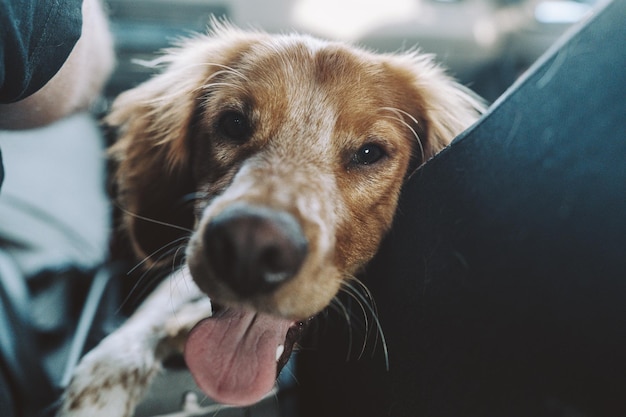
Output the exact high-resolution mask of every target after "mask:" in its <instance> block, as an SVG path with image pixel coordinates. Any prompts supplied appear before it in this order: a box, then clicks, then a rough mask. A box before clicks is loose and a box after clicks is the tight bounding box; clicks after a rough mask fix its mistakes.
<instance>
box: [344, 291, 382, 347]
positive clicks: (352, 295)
mask: <svg viewBox="0 0 626 417" xmlns="http://www.w3.org/2000/svg"><path fill="white" fill-rule="evenodd" d="M340 291H341V292H343V293H344V294H347V295H348V296H350V298H351V299H352V300H354V301H355V302H356V303H357V304H358V306H359V308H360V309H361V313H362V317H363V321H364V323H363V325H364V332H365V335H364V337H363V344H362V345H361V351H360V352H359V355H358V359H361V358H362V357H363V355H364V354H365V349H366V347H367V339H368V338H369V334H370V332H371V330H370V321H369V318H368V314H367V310H366V308H365V306H364V305H363V301H361V299H360V298H359V297H357V295H356V291H357V289H356V288H354V287H352V285H350V284H349V283H348V282H344V283H343V287H342V288H341V290H340ZM375 347H376V345H374V348H375Z"/></svg>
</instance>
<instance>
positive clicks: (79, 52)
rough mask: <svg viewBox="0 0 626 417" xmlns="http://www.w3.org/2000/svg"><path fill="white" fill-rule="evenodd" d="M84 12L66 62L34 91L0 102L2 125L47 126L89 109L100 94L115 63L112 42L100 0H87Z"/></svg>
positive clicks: (84, 4) (83, 7) (8, 127)
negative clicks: (18, 97) (13, 100)
mask: <svg viewBox="0 0 626 417" xmlns="http://www.w3.org/2000/svg"><path fill="white" fill-rule="evenodd" d="M82 12H83V23H82V35H81V37H80V39H79V40H78V42H77V43H76V45H75V46H74V48H73V50H72V52H71V53H70V55H69V57H68V59H67V61H66V62H65V64H64V65H63V66H62V67H61V69H60V70H59V72H57V73H56V75H55V76H54V77H52V79H50V81H49V82H48V83H46V84H45V85H44V86H43V87H42V88H41V89H40V90H38V91H37V92H35V93H34V94H32V95H30V96H28V97H26V98H24V99H22V100H20V101H17V102H15V103H10V104H0V129H25V128H34V127H39V126H44V125H46V124H49V123H52V122H54V121H56V120H58V119H61V118H63V117H65V116H68V115H70V114H72V113H75V112H77V111H81V110H86V109H88V108H89V106H90V105H91V104H92V103H93V101H94V99H95V98H96V97H97V96H98V94H99V93H100V91H101V89H102V87H103V85H104V83H105V81H106V79H107V78H108V76H109V74H110V72H111V69H112V67H113V61H114V58H113V42H112V38H111V35H110V33H109V30H108V25H107V21H106V18H105V16H104V13H103V11H102V7H101V5H100V3H99V0H85V1H84V2H83V5H82Z"/></svg>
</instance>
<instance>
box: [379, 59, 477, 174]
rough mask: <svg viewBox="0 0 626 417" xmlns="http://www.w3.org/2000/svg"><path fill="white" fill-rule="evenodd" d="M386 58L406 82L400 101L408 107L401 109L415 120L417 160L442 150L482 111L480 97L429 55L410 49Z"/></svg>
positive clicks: (423, 160) (424, 158)
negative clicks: (405, 95)
mask: <svg viewBox="0 0 626 417" xmlns="http://www.w3.org/2000/svg"><path fill="white" fill-rule="evenodd" d="M390 61H391V65H392V66H393V67H395V69H396V70H398V71H399V72H400V74H401V76H402V78H403V79H405V80H408V85H409V86H410V87H409V91H408V94H409V95H410V97H408V98H406V99H405V100H404V101H405V105H408V106H412V108H406V109H405V111H407V112H409V113H411V114H412V115H413V116H414V117H415V118H416V120H418V126H416V127H415V130H416V132H418V134H419V135H420V140H421V146H422V155H421V157H422V158H421V159H422V160H421V161H420V163H423V162H425V161H426V160H428V159H429V158H431V157H432V156H434V155H435V154H436V153H437V152H439V151H440V150H442V149H443V148H444V147H445V146H447V145H448V144H449V143H450V142H451V141H452V139H454V138H455V137H456V136H457V135H458V134H459V133H461V132H462V131H464V130H465V129H467V128H468V127H470V126H471V125H472V124H473V123H474V122H475V121H476V120H477V119H478V118H479V116H480V115H481V114H482V113H483V112H484V111H485V103H484V101H483V100H482V99H481V98H480V97H479V96H478V95H476V94H475V93H473V92H472V91H471V90H469V89H468V88H467V87H465V86H463V85H461V84H459V83H458V82H456V81H455V80H454V79H453V78H452V77H450V76H449V75H447V74H446V72H445V70H444V69H443V68H442V67H441V66H439V65H438V64H436V63H435V61H434V60H433V56H432V55H428V54H423V53H419V52H411V53H407V54H404V55H393V56H391V57H390ZM420 124H421V126H420ZM422 135H424V136H425V138H424V137H422Z"/></svg>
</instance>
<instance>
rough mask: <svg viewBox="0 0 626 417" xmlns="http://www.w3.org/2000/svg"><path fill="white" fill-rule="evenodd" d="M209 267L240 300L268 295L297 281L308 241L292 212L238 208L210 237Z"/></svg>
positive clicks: (222, 217) (213, 225)
mask: <svg viewBox="0 0 626 417" xmlns="http://www.w3.org/2000/svg"><path fill="white" fill-rule="evenodd" d="M204 245H205V250H206V256H207V258H208V261H209V264H210V265H211V267H212V269H213V271H214V272H215V274H216V276H217V278H218V279H220V280H221V281H223V282H224V283H225V284H226V285H228V286H229V287H230V288H231V289H232V290H233V291H235V292H236V293H237V294H239V295H240V296H250V295H255V294H262V293H268V292H270V291H272V290H274V289H275V288H276V287H278V286H279V285H280V284H282V283H284V282H286V281H288V280H289V279H291V278H293V277H294V276H295V275H296V274H297V273H298V271H299V270H300V266H301V265H302V262H303V261H304V258H305V256H306V253H307V240H306V238H305V237H304V233H303V232H302V228H301V227H300V225H299V224H298V222H297V221H296V219H295V218H294V217H293V216H292V215H290V214H289V213H287V212H284V211H276V210H272V209H269V208H266V207H261V206H254V205H244V204H240V205H233V206H231V207H229V208H227V209H226V210H224V211H223V212H222V213H220V214H218V215H217V216H216V217H215V218H214V219H213V220H212V221H211V222H210V223H209V225H208V227H207V228H206V230H205V233H204Z"/></svg>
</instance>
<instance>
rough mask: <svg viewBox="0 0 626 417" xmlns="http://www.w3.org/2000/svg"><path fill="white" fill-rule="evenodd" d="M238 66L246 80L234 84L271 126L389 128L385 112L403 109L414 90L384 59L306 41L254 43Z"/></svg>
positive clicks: (295, 38) (289, 38)
mask: <svg viewBox="0 0 626 417" xmlns="http://www.w3.org/2000/svg"><path fill="white" fill-rule="evenodd" d="M234 66H235V67H236V68H237V70H238V71H240V72H241V74H242V75H243V77H240V76H237V77H234V80H233V81H235V82H239V83H242V84H243V85H241V87H242V88H241V89H242V90H245V91H247V92H248V98H249V100H250V101H252V102H253V103H254V105H253V107H255V108H256V109H258V111H259V112H260V113H263V114H264V115H265V117H266V118H267V119H271V120H270V122H272V123H277V122H278V121H279V120H280V121H283V122H284V121H285V120H290V121H291V122H293V121H294V120H299V121H300V124H301V125H302V128H305V129H306V128H313V129H317V130H318V131H319V130H322V129H324V130H333V131H335V132H336V131H337V130H343V131H353V130H355V129H358V130H361V131H363V130H366V129H368V128H369V127H371V126H373V125H374V124H375V123H377V122H379V123H386V122H388V120H389V119H388V118H387V119H385V118H382V117H380V116H381V109H383V108H390V107H400V106H403V102H406V101H407V100H405V98H404V97H406V94H407V91H408V90H409V89H410V85H409V84H410V83H409V82H408V81H407V80H402V81H399V76H398V73H397V71H395V72H394V70H393V68H392V66H391V65H389V63H388V62H387V60H385V59H384V58H383V57H382V56H381V55H376V54H373V53H369V52H366V51H363V50H361V49H358V48H354V47H350V46H346V45H344V44H340V43H334V42H329V41H323V40H318V39H315V38H311V37H308V36H302V35H286V36H282V37H271V38H268V39H264V40H260V41H258V42H256V43H253V44H252V45H250V47H249V48H248V49H247V51H246V52H245V53H244V54H242V55H241V56H240V57H239V59H238V62H237V63H236V64H235V65H234Z"/></svg>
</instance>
